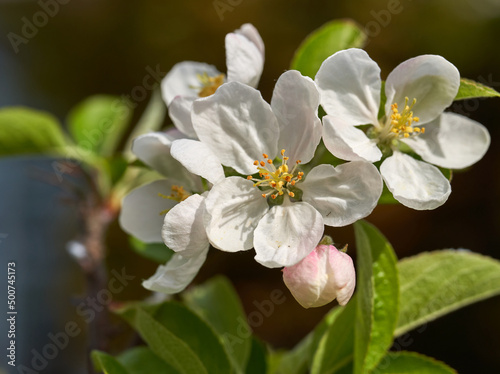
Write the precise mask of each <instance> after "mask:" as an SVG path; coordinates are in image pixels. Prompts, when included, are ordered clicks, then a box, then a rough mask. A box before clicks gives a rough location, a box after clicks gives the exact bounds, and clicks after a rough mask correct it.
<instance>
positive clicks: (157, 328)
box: [121, 306, 208, 374]
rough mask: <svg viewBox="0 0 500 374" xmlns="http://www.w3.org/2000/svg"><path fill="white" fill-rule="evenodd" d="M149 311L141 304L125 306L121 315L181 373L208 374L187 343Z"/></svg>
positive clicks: (151, 346) (152, 349) (159, 355)
mask: <svg viewBox="0 0 500 374" xmlns="http://www.w3.org/2000/svg"><path fill="white" fill-rule="evenodd" d="M150 312H151V311H146V310H145V309H143V308H142V307H141V306H135V307H131V308H127V309H125V310H124V311H122V312H121V315H122V316H123V317H124V318H125V319H126V320H127V321H128V322H129V323H130V324H131V325H132V326H133V327H134V329H135V330H137V332H138V333H139V334H140V335H141V337H142V339H143V340H144V341H145V342H146V343H147V344H148V346H149V348H150V349H151V351H152V352H153V353H155V354H156V355H157V356H158V357H160V358H161V359H162V360H163V361H165V362H166V363H167V364H168V365H170V366H172V367H173V368H174V369H175V370H177V371H178V372H179V373H182V374H191V373H192V374H203V373H205V374H208V371H207V369H206V368H205V366H204V365H203V363H202V361H201V360H200V358H199V357H198V356H197V355H196V353H195V352H193V350H192V349H191V348H190V346H189V344H188V343H186V342H185V341H183V340H182V339H181V338H179V337H177V336H176V335H175V334H174V333H173V332H171V331H170V330H169V329H167V327H165V326H164V325H163V324H162V323H161V322H160V321H158V320H157V319H155V318H154V317H153V316H152V315H151V313H150Z"/></svg>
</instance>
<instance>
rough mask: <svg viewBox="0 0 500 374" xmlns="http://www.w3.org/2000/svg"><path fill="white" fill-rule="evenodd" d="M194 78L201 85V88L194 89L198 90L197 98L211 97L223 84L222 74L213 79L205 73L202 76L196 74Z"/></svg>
mask: <svg viewBox="0 0 500 374" xmlns="http://www.w3.org/2000/svg"><path fill="white" fill-rule="evenodd" d="M196 77H197V78H198V80H199V81H200V83H201V87H195V88H197V89H199V90H200V91H199V92H198V96H199V97H207V96H210V95H213V94H214V93H215V91H216V90H217V88H219V87H220V86H221V85H222V84H223V83H224V74H219V75H217V76H215V77H211V76H209V75H208V74H207V73H206V72H205V73H203V74H196Z"/></svg>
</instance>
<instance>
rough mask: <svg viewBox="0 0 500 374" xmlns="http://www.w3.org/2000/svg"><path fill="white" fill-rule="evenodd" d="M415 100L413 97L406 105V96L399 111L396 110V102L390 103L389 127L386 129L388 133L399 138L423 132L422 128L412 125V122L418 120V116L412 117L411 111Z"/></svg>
mask: <svg viewBox="0 0 500 374" xmlns="http://www.w3.org/2000/svg"><path fill="white" fill-rule="evenodd" d="M416 102H417V99H413V101H412V103H411V105H408V98H407V97H405V105H404V109H403V111H402V112H401V113H400V112H399V111H398V104H397V103H394V104H392V105H391V110H392V114H391V115H390V129H388V131H389V133H390V134H394V135H395V136H398V137H400V138H409V137H410V136H414V135H417V134H420V133H422V132H423V128H417V127H413V122H418V121H419V120H420V119H419V118H418V117H413V112H412V111H411V109H412V108H413V106H414V105H415V103H416Z"/></svg>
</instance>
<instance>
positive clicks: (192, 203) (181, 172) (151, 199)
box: [119, 131, 224, 294]
mask: <svg viewBox="0 0 500 374" xmlns="http://www.w3.org/2000/svg"><path fill="white" fill-rule="evenodd" d="M182 137H183V135H182V134H180V133H179V132H178V131H173V132H172V131H171V132H169V133H162V132H157V133H150V134H146V135H142V136H140V137H138V138H136V139H135V140H134V143H133V146H132V151H133V152H134V153H135V155H136V156H137V157H138V158H139V159H140V160H141V161H143V162H144V163H145V164H147V165H148V166H150V167H151V168H153V169H155V170H156V171H158V172H159V173H161V174H163V175H164V176H165V177H169V178H167V179H160V180H157V181H154V182H152V183H149V184H147V185H144V186H141V187H139V188H136V189H135V190H133V191H131V192H130V193H129V194H128V195H127V196H125V198H124V199H123V202H122V210H121V212H120V217H119V222H120V225H121V227H122V228H123V229H124V230H125V231H126V232H128V233H129V234H130V235H133V236H135V237H136V238H138V239H140V240H142V241H143V242H146V243H157V242H161V241H162V240H163V241H164V242H165V244H166V245H167V246H168V247H169V248H170V249H172V250H173V251H174V252H176V253H175V254H174V255H173V257H172V258H171V259H170V260H169V261H168V262H167V264H166V265H163V266H159V267H158V269H157V271H156V273H155V274H154V275H153V276H152V277H151V278H149V279H147V280H145V281H144V282H143V286H144V287H145V288H147V289H150V290H152V291H159V292H163V293H167V294H171V293H177V292H180V291H182V290H183V289H184V288H185V287H186V286H187V285H188V284H189V283H190V282H191V281H192V280H193V278H194V277H195V276H196V274H197V273H198V271H199V269H200V268H201V266H202V265H203V263H204V262H205V258H206V256H207V252H208V248H209V246H210V244H209V242H208V238H207V236H206V234H205V230H204V228H203V211H204V203H205V194H201V195H200V194H198V193H197V192H201V191H203V185H202V182H201V179H200V177H199V176H197V175H193V174H191V173H190V172H189V171H187V170H186V169H185V168H184V167H183V166H182V165H181V164H179V162H178V161H177V160H175V159H174V158H172V156H171V154H170V147H171V145H172V142H173V140H175V139H179V138H182ZM203 152H207V150H206V147H205V148H204V147H203V145H202V146H201V147H199V149H198V155H200V156H201V157H203ZM210 168H211V171H212V172H211V174H210V175H209V176H206V178H205V179H207V180H208V181H209V182H211V183H215V182H217V181H219V180H220V179H222V178H224V172H223V170H222V166H221V165H220V163H219V164H218V165H217V164H213V165H210ZM172 176H174V178H175V179H172ZM162 232H167V233H170V232H175V233H176V234H177V235H174V236H171V235H168V234H167V235H166V236H165V235H162ZM188 238H189V239H188Z"/></svg>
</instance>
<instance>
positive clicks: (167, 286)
mask: <svg viewBox="0 0 500 374" xmlns="http://www.w3.org/2000/svg"><path fill="white" fill-rule="evenodd" d="M208 248H209V246H208V245H207V247H206V249H205V250H204V251H203V252H202V253H200V254H199V255H198V256H194V257H183V256H182V255H180V254H179V253H175V254H174V255H173V256H172V258H171V259H170V261H168V262H167V264H166V265H161V266H159V267H158V269H156V273H155V274H154V275H153V276H152V277H151V278H149V279H147V280H145V281H144V282H142V285H143V286H144V288H147V289H148V290H151V291H156V292H163V293H165V294H174V293H178V292H181V291H183V290H184V289H185V288H186V287H187V286H188V285H189V283H191V282H192V281H193V279H194V277H195V276H196V274H198V272H199V271H200V268H201V267H202V266H203V264H204V263H205V260H206V258H207V253H208Z"/></svg>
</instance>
